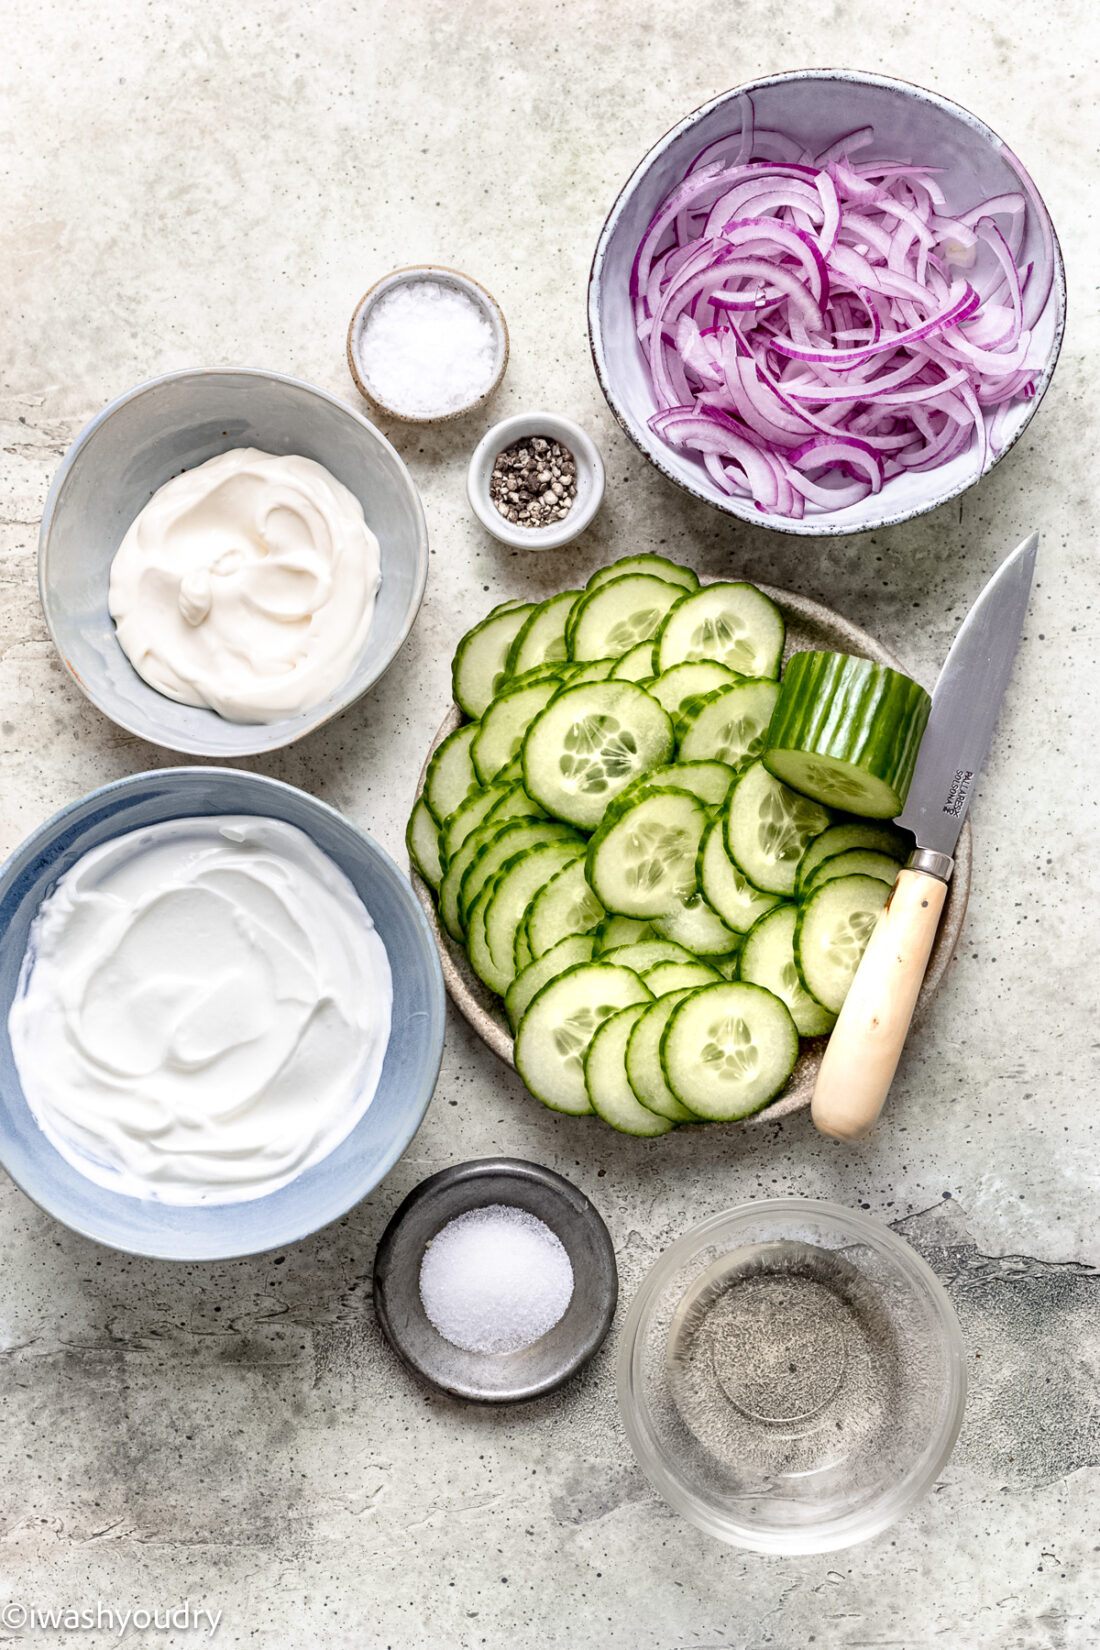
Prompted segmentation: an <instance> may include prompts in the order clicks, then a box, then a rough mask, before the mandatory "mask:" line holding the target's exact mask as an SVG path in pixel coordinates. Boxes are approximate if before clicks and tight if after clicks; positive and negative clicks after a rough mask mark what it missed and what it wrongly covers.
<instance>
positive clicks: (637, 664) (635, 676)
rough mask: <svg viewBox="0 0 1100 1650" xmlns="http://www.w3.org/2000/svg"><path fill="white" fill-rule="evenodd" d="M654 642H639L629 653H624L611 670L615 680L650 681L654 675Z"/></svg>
mask: <svg viewBox="0 0 1100 1650" xmlns="http://www.w3.org/2000/svg"><path fill="white" fill-rule="evenodd" d="M653 658H654V652H653V643H652V642H639V643H638V645H637V647H632V648H631V649H630V652H629V653H624V654H623V656H622V658H621V659H620V660H619V662H618V664H617V665H616V666H615V668H614V670H613V671H612V672H611V675H612V678H613V680H615V681H622V682H648V681H649V679H650V677H651V676H652V675H653Z"/></svg>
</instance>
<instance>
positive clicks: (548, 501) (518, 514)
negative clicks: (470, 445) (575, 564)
mask: <svg viewBox="0 0 1100 1650" xmlns="http://www.w3.org/2000/svg"><path fill="white" fill-rule="evenodd" d="M603 487H604V474H603V460H602V459H601V457H600V455H599V453H598V452H597V450H596V447H595V444H594V442H593V441H592V440H591V439H590V437H589V436H587V435H586V434H585V432H584V431H583V430H582V429H581V427H580V425H579V424H574V423H573V421H572V419H570V418H562V417H561V416H560V415H559V414H558V413H548V412H532V413H516V414H515V415H514V416H513V417H512V418H504V419H502V420H501V422H500V423H499V424H494V425H493V427H492V429H491V430H489V431H488V433H487V434H486V435H485V436H483V437H482V439H481V441H480V442H479V443H478V445H477V448H476V449H475V451H474V456H473V457H472V458H471V460H470V468H469V470H468V471H467V472H466V492H467V494H468V495H469V499H470V504H471V506H472V507H473V511H474V514H475V515H476V516H477V518H478V520H479V521H480V522H481V524H482V526H483V527H486V528H488V530H489V532H490V533H492V535H493V537H494V538H498V539H500V541H501V543H502V544H510V545H512V546H514V547H515V548H516V549H518V550H554V549H557V548H558V546H559V545H562V544H568V543H569V542H570V541H571V540H572V539H575V538H576V537H577V536H578V534H580V533H583V532H584V530H585V528H586V527H588V526H589V524H590V523H591V521H592V518H593V517H594V516H595V514H596V511H597V510H598V509H599V507H600V504H601V503H602V501H603Z"/></svg>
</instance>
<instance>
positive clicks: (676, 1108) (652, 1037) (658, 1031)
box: [626, 986, 699, 1123]
mask: <svg viewBox="0 0 1100 1650" xmlns="http://www.w3.org/2000/svg"><path fill="white" fill-rule="evenodd" d="M692 990H693V988H692V987H690V986H688V987H686V988H682V989H681V990H679V991H670V992H669V993H668V995H667V996H665V997H659V998H658V999H657V1001H656V1002H655V1003H654V1004H653V1006H652V1008H647V1009H646V1011H645V1013H644V1014H641V1015H639V1017H638V1023H637V1025H636V1026H635V1027H634V1029H633V1031H632V1032H631V1033H630V1036H629V1038H628V1040H627V1045H626V1075H627V1079H628V1081H629V1083H630V1086H631V1088H632V1089H633V1090H634V1093H635V1094H636V1095H637V1097H638V1099H639V1100H640V1101H641V1103H642V1105H643V1106H646V1107H648V1109H649V1110H650V1111H651V1112H654V1113H655V1114H656V1116H658V1117H667V1118H668V1120H669V1121H670V1122H671V1123H697V1122H698V1121H699V1119H698V1118H697V1117H696V1116H695V1113H694V1112H691V1111H689V1110H688V1108H687V1107H686V1106H685V1105H682V1104H681V1102H680V1101H679V1100H677V1098H676V1096H675V1095H674V1094H673V1092H672V1090H671V1089H670V1088H669V1086H668V1084H667V1083H666V1082H665V1074H664V1072H663V1071H662V1070H661V1038H662V1037H663V1036H664V1031H665V1027H666V1026H667V1024H668V1022H669V1018H670V1016H671V1014H672V1011H673V1009H674V1008H676V1006H677V1005H678V1004H679V1003H682V1002H683V1001H684V999H685V998H686V997H690V996H691V995H692Z"/></svg>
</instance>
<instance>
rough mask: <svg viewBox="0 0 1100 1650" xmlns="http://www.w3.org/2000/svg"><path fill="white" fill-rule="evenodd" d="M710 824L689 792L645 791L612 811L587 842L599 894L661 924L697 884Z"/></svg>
mask: <svg viewBox="0 0 1100 1650" xmlns="http://www.w3.org/2000/svg"><path fill="white" fill-rule="evenodd" d="M662 714H663V713H662ZM706 824H707V811H706V809H705V808H704V806H703V804H702V803H701V802H700V801H699V798H698V797H697V796H692V795H691V793H690V791H680V790H675V789H673V787H672V786H658V787H656V788H654V789H650V788H649V787H647V788H646V789H645V790H643V791H640V792H639V793H638V795H637V797H636V798H635V799H634V800H632V801H631V802H630V804H629V805H628V806H627V807H625V808H623V809H616V810H613V812H612V814H611V816H610V817H609V818H608V819H607V821H606V822H605V823H604V824H603V825H601V826H600V828H599V830H598V831H597V832H596V834H595V836H594V837H593V838H592V840H591V842H590V843H589V845H588V880H589V882H590V883H591V884H592V887H593V889H594V891H595V893H596V895H597V898H598V899H599V900H600V901H601V902H602V903H603V904H604V905H605V906H606V907H607V909H608V910H609V911H617V912H618V913H619V914H620V916H624V917H648V918H649V919H650V921H652V922H654V926H655V927H657V926H658V925H657V923H656V921H655V919H656V918H658V917H660V916H661V914H662V913H663V912H665V911H667V910H668V909H669V907H670V906H671V905H672V903H673V901H674V900H675V898H676V896H677V894H679V893H680V892H682V891H683V890H684V889H685V888H686V889H687V890H689V891H691V890H694V888H695V861H696V859H697V857H698V854H699V844H700V842H701V841H702V837H703V831H704V830H705V828H706ZM658 931H660V930H659V928H658ZM715 949H716V950H722V951H728V950H729V946H728V945H723V946H718V947H716V948H715Z"/></svg>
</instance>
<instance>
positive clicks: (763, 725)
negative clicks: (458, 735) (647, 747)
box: [474, 682, 779, 769]
mask: <svg viewBox="0 0 1100 1650" xmlns="http://www.w3.org/2000/svg"><path fill="white" fill-rule="evenodd" d="M778 697H779V687H778V684H777V683H775V682H735V683H734V685H733V686H732V687H725V688H719V690H718V691H717V693H708V694H707V695H706V697H705V698H704V699H702V700H700V701H699V702H698V703H696V704H693V705H690V706H689V707H688V708H687V709H686V710H685V712H684V716H683V720H682V721H681V722H680V723H679V724H678V727H677V731H678V733H679V740H680V744H679V756H680V760H681V761H682V762H693V761H698V760H701V759H704V758H710V759H711V760H712V761H718V762H724V763H725V764H726V766H727V767H729V768H735V769H736V768H740V767H742V766H743V765H744V764H745V763H746V762H751V761H753V760H754V759H755V758H756V757H757V756H759V755H760V752H761V751H762V750H763V748H764V738H765V735H766V734H767V731H768V723H769V722H770V721H771V718H772V711H773V710H774V709H775V702H776V700H777V699H778ZM474 749H475V752H476V749H477V747H476V745H475V747H474Z"/></svg>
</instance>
